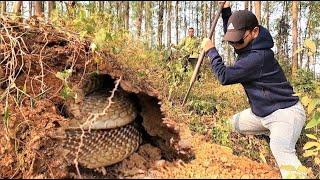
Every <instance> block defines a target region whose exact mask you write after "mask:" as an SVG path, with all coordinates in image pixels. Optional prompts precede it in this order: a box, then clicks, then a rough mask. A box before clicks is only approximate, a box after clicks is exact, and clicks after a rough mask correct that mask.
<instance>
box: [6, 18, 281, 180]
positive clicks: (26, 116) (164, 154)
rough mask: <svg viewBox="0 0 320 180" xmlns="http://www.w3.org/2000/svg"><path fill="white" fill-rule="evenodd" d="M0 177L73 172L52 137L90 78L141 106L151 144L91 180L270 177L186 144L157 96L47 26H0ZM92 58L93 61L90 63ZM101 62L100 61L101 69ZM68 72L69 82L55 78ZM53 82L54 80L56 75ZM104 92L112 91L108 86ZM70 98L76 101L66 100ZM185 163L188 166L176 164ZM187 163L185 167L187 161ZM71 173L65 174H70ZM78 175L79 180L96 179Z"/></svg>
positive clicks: (194, 142) (200, 145)
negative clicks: (107, 81) (103, 79)
mask: <svg viewBox="0 0 320 180" xmlns="http://www.w3.org/2000/svg"><path fill="white" fill-rule="evenodd" d="M0 41H1V42H0V62H1V64H0V79H1V81H0V83H1V88H0V89H1V90H0V91H1V94H2V96H1V106H0V108H1V109H0V110H1V113H2V121H1V122H0V177H2V178H66V177H74V176H73V175H74V173H75V170H74V168H72V166H70V165H69V164H66V163H65V161H64V159H63V158H62V157H61V153H60V150H61V149H60V147H61V146H60V144H59V137H60V134H61V132H62V130H63V128H65V127H67V126H68V124H69V120H68V117H67V116H64V115H65V113H66V112H65V111H64V106H65V104H68V103H76V102H77V101H81V98H82V97H83V95H84V93H85V90H84V89H85V87H86V85H87V83H90V82H89V80H90V77H91V75H92V74H95V73H96V72H99V73H100V74H105V75H107V76H108V77H109V78H111V79H113V80H116V79H119V78H120V77H121V79H122V80H121V82H120V87H121V88H122V89H124V90H125V91H127V92H128V93H131V94H133V95H135V97H136V98H137V99H138V101H139V103H140V105H141V108H142V110H141V116H142V118H143V123H142V125H143V126H144V128H145V129H146V131H147V133H148V134H149V135H150V136H153V137H156V141H157V142H156V143H154V144H152V145H151V144H150V143H145V144H143V145H142V146H141V147H140V148H139V149H138V151H137V152H136V153H134V154H133V155H132V156H130V157H129V158H127V159H125V160H124V161H122V162H121V163H118V164H116V165H114V166H111V167H108V168H107V172H108V173H107V176H102V175H101V176H99V177H109V176H110V177H116V178H121V177H132V178H135V177H150V178H184V177H193V178H196V177H201V178H203V177H211V178H214V177H222V178H225V177H235V178H239V177H243V178H245V177H246V178H270V177H278V176H279V174H277V170H275V169H273V168H270V167H268V166H267V165H265V164H259V163H256V162H253V161H251V160H249V159H247V158H241V157H236V156H234V155H232V153H231V152H228V151H226V150H225V149H223V148H222V147H220V146H218V145H214V144H211V143H209V142H205V140H203V138H201V137H198V136H191V135H190V134H191V133H190V132H189V130H188V127H187V126H186V124H182V123H181V124H180V123H178V122H179V121H177V120H176V119H174V117H170V116H168V114H170V113H168V112H167V111H170V109H166V108H163V106H162V103H165V99H163V94H162V93H161V92H163V90H162V89H161V90H157V89H156V88H154V87H156V86H153V85H152V84H149V83H147V81H145V80H143V79H141V78H138V77H136V76H135V75H134V74H135V73H133V72H135V69H130V68H124V67H123V66H122V65H121V62H120V61H119V60H118V59H117V58H115V57H114V56H113V55H112V54H110V53H103V52H92V51H91V50H90V42H88V41H80V40H79V38H78V34H76V33H72V32H68V31H66V30H60V29H56V28H54V27H52V26H51V25H48V24H46V25H44V24H41V23H39V24H37V23H33V24H32V23H31V24H30V23H29V24H23V23H16V22H13V21H11V20H8V19H6V20H5V19H0ZM96 57H99V59H100V60H99V61H96ZM101 59H102V61H101ZM68 69H71V70H72V73H71V74H70V76H68V77H65V80H66V81H64V80H63V79H61V76H60V78H58V77H57V74H58V73H64V72H65V70H68ZM60 75H61V74H60ZM111 85H112V83H111ZM75 94H76V95H77V96H76V97H77V98H76V101H75V100H74V99H72V98H70V96H73V97H74V95H75ZM181 158H182V159H183V160H186V159H187V160H189V161H182V160H181ZM191 158H193V159H191ZM70 167H71V168H70ZM85 172H87V171H86V170H83V175H84V176H83V177H86V175H87V177H91V178H92V177H97V175H96V174H99V173H94V172H92V171H89V173H85Z"/></svg>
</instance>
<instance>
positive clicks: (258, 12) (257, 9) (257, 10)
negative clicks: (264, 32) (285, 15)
mask: <svg viewBox="0 0 320 180" xmlns="http://www.w3.org/2000/svg"><path fill="white" fill-rule="evenodd" d="M254 13H255V15H256V17H257V19H258V22H259V24H260V23H261V1H255V2H254Z"/></svg>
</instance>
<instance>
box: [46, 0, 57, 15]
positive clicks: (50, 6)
mask: <svg viewBox="0 0 320 180" xmlns="http://www.w3.org/2000/svg"><path fill="white" fill-rule="evenodd" d="M54 9H56V2H55V1H48V17H49V18H50V17H51V16H52V11H53V10H54Z"/></svg>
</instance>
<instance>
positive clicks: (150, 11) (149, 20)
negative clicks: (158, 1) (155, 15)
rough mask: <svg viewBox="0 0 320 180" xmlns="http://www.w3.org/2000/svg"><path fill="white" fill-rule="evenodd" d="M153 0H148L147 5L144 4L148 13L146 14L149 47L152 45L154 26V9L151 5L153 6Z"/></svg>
mask: <svg viewBox="0 0 320 180" xmlns="http://www.w3.org/2000/svg"><path fill="white" fill-rule="evenodd" d="M151 3H152V1H146V5H145V6H144V7H145V13H146V16H145V23H144V25H145V31H146V33H147V35H146V38H147V43H148V47H151V43H152V41H151V39H152V31H151V28H152V10H151V7H152V4H151Z"/></svg>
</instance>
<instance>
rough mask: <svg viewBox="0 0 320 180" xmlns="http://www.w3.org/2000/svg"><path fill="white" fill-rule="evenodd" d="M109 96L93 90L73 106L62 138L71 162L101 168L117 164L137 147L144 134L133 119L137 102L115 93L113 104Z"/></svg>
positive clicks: (67, 157) (122, 94) (70, 108)
mask: <svg viewBox="0 0 320 180" xmlns="http://www.w3.org/2000/svg"><path fill="white" fill-rule="evenodd" d="M110 95H111V93H109V92H106V91H104V92H101V91H100V92H94V93H92V94H90V95H88V96H85V97H84V100H83V102H82V103H80V104H71V105H70V107H69V111H70V112H71V114H72V115H73V118H72V120H71V125H70V128H68V129H67V130H66V131H65V132H66V133H65V137H64V140H63V149H64V156H65V157H66V159H67V160H68V161H71V162H74V160H75V159H76V160H77V162H78V163H79V164H80V165H82V166H85V167H87V168H100V167H104V166H109V165H112V164H115V163H118V162H120V161H122V160H123V159H125V158H126V157H128V156H129V155H131V154H132V153H133V152H134V151H136V150H137V149H138V147H139V145H140V144H141V142H142V137H141V133H140V132H139V131H138V129H137V128H136V126H135V122H134V120H135V118H136V116H137V110H136V107H135V106H134V103H133V102H132V101H131V99H129V98H128V97H127V96H126V95H125V94H124V93H121V92H116V93H115V95H114V97H113V98H112V102H113V103H111V105H110V104H109V100H108V97H110ZM90 114H91V115H90ZM93 114H96V116H95V118H92V117H94V115H93ZM97 114H99V115H97ZM80 126H81V127H82V128H80Z"/></svg>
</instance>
